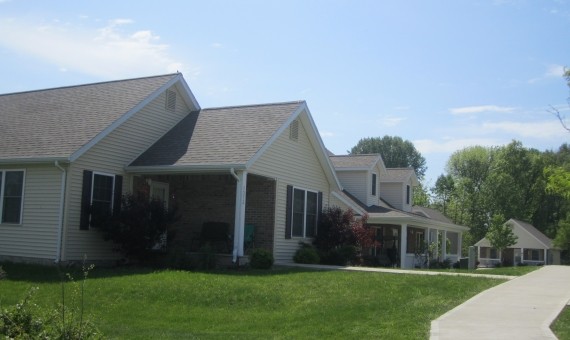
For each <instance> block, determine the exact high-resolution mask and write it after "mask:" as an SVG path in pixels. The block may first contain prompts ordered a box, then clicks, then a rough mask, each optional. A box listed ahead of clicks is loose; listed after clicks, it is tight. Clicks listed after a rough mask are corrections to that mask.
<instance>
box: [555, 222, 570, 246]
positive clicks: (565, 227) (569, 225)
mask: <svg viewBox="0 0 570 340" xmlns="http://www.w3.org/2000/svg"><path fill="white" fill-rule="evenodd" d="M554 246H555V247H557V248H560V249H562V250H567V251H568V250H570V218H566V220H564V221H562V222H560V224H559V226H558V230H557V232H556V237H555V238H554Z"/></svg>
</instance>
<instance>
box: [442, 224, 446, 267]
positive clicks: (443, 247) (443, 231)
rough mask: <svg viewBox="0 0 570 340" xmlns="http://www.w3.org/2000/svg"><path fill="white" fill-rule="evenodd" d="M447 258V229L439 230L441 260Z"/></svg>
mask: <svg viewBox="0 0 570 340" xmlns="http://www.w3.org/2000/svg"><path fill="white" fill-rule="evenodd" d="M446 258H447V231H446V230H442V232H441V261H445V259H446Z"/></svg>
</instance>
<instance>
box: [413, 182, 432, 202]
mask: <svg viewBox="0 0 570 340" xmlns="http://www.w3.org/2000/svg"><path fill="white" fill-rule="evenodd" d="M413 205H419V206H420V207H429V206H430V205H431V198H430V196H429V193H428V191H427V190H426V188H425V187H424V185H423V184H422V183H420V185H418V186H417V187H415V188H414V198H413Z"/></svg>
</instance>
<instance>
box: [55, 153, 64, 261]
mask: <svg viewBox="0 0 570 340" xmlns="http://www.w3.org/2000/svg"><path fill="white" fill-rule="evenodd" d="M54 165H55V167H56V168H58V169H59V170H61V198H60V200H59V230H58V232H57V253H56V256H55V263H59V262H60V261H61V248H62V245H63V215H64V210H65V184H66V181H67V171H66V170H65V169H64V168H63V167H62V166H61V165H59V162H58V161H55V163H54Z"/></svg>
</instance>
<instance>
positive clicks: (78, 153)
mask: <svg viewBox="0 0 570 340" xmlns="http://www.w3.org/2000/svg"><path fill="white" fill-rule="evenodd" d="M181 79H183V78H182V74H178V75H176V76H175V77H173V78H172V79H171V80H170V81H169V82H167V83H166V84H164V85H162V86H161V87H160V88H159V89H157V90H156V91H154V92H153V93H151V94H150V95H149V96H148V97H146V98H145V99H144V100H142V101H141V102H140V103H138V104H137V105H136V106H135V107H133V108H132V109H130V110H129V111H127V112H126V113H125V114H123V115H122V116H121V117H119V119H117V120H115V121H114V122H113V123H112V124H111V125H109V126H107V128H105V129H104V130H103V131H101V132H99V133H98V134H97V135H96V136H95V137H93V139H91V140H90V141H89V142H88V143H87V144H85V145H83V146H82V147H81V148H79V149H78V150H77V151H75V152H74V153H73V154H71V156H70V157H69V160H70V161H71V162H73V161H75V160H77V159H78V158H79V157H81V156H82V155H83V154H84V153H85V152H87V151H88V150H89V149H91V148H92V147H93V146H94V145H95V144H97V143H99V142H100V141H101V140H102V139H103V138H105V137H107V136H108V135H109V134H110V133H111V132H113V130H115V129H116V128H117V127H119V126H120V125H121V124H123V123H124V122H126V121H127V120H128V119H129V118H131V117H132V116H133V115H134V114H135V113H137V112H138V111H140V110H142V109H143V108H144V107H145V106H146V105H148V104H149V103H150V102H151V101H153V100H155V99H156V98H157V97H158V96H160V95H161V94H162V93H163V92H164V91H166V90H167V89H168V88H170V87H171V86H172V85H174V84H176V83H177V82H179V81H180V80H181Z"/></svg>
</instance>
